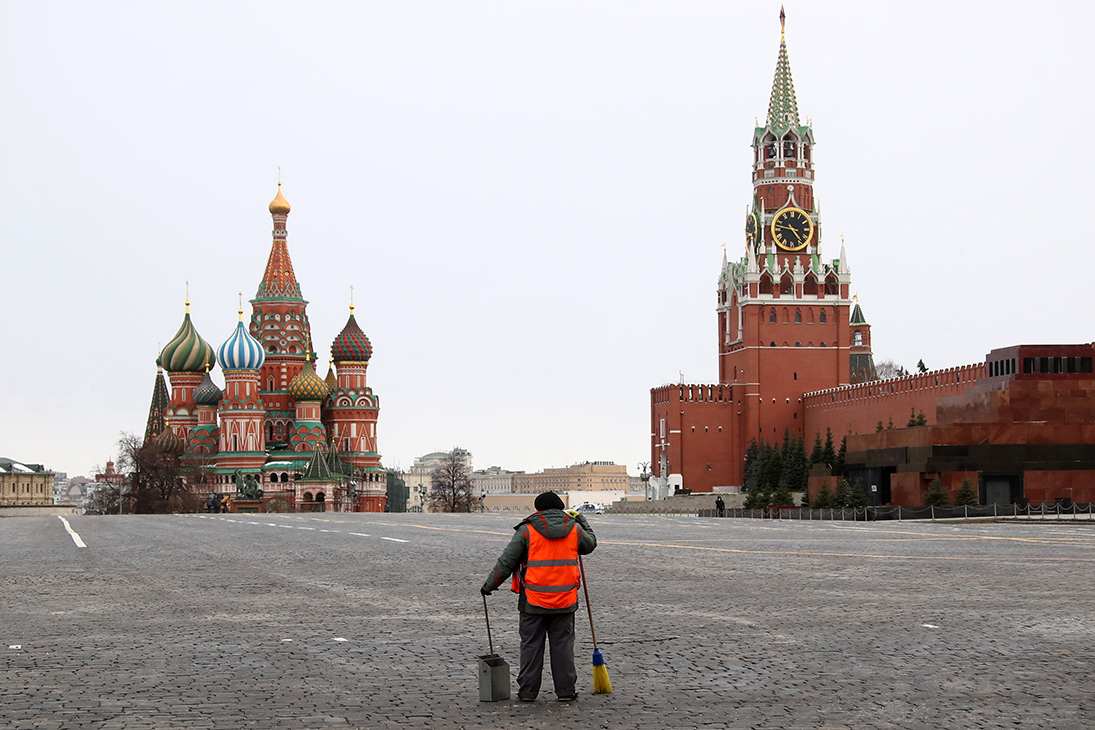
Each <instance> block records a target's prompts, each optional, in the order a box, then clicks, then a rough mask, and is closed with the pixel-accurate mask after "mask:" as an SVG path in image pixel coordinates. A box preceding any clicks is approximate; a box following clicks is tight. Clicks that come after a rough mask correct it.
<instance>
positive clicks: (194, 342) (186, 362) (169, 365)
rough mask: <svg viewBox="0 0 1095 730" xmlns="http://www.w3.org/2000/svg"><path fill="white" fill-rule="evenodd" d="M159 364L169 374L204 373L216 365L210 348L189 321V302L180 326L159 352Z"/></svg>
mask: <svg viewBox="0 0 1095 730" xmlns="http://www.w3.org/2000/svg"><path fill="white" fill-rule="evenodd" d="M160 362H161V363H163V366H164V367H165V368H166V369H167V372H169V373H204V372H205V371H206V370H208V369H209V368H211V367H212V366H213V365H214V364H215V363H216V360H215V359H214V357H213V348H212V346H211V345H210V344H209V343H208V342H206V341H205V340H203V339H202V338H201V335H199V334H198V331H197V330H196V329H194V324H193V323H192V322H191V321H190V302H187V303H186V316H185V317H183V323H182V326H181V327H179V331H178V332H176V333H175V336H174V337H172V338H171V341H170V342H168V343H167V345H166V346H165V347H164V349H163V350H162V351H161V352H160Z"/></svg>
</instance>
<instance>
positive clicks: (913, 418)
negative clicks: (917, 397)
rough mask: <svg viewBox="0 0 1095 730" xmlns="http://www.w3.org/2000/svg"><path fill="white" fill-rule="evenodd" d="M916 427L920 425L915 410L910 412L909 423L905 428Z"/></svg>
mask: <svg viewBox="0 0 1095 730" xmlns="http://www.w3.org/2000/svg"><path fill="white" fill-rule="evenodd" d="M916 425H918V424H917V422H916V409H915V408H913V409H912V410H911V411H909V422H908V423H906V424H905V428H912V427H913V426H916Z"/></svg>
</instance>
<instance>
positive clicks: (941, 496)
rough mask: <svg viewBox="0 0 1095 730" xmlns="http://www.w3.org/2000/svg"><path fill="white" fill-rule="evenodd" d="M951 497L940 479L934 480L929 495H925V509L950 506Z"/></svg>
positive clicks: (929, 487)
mask: <svg viewBox="0 0 1095 730" xmlns="http://www.w3.org/2000/svg"><path fill="white" fill-rule="evenodd" d="M950 501H951V500H950V496H949V495H948V494H947V490H946V489H944V488H943V482H942V481H940V480H939V478H938V477H936V478H935V479H932V481H931V484H930V485H929V486H928V493H927V494H925V495H924V506H925V507H946V506H948V505H950Z"/></svg>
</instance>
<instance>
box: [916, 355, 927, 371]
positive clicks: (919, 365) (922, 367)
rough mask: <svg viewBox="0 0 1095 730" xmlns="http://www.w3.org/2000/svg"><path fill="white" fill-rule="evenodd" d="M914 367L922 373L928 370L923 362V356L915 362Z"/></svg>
mask: <svg viewBox="0 0 1095 730" xmlns="http://www.w3.org/2000/svg"><path fill="white" fill-rule="evenodd" d="M916 369H917V370H919V371H920V372H922V373H926V372H928V366H927V365H925V364H924V358H920V362H918V363H916Z"/></svg>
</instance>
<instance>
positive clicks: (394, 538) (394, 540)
mask: <svg viewBox="0 0 1095 730" xmlns="http://www.w3.org/2000/svg"><path fill="white" fill-rule="evenodd" d="M380 539H381V540H391V541H392V542H410V540H400V539H399V538H398V537H382V538H380Z"/></svg>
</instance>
